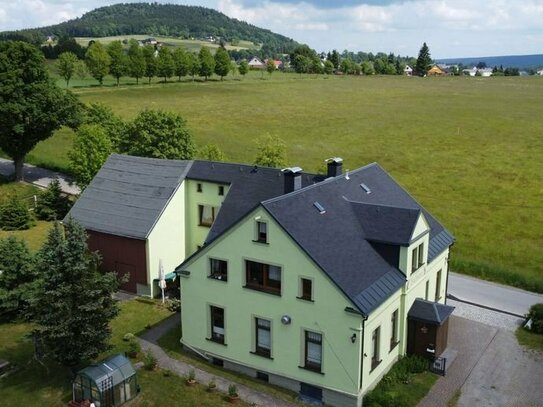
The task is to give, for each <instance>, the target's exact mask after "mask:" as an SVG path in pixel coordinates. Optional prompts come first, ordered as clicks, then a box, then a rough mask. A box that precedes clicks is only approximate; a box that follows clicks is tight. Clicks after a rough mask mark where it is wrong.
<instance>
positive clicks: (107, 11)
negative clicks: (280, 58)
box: [0, 3, 298, 53]
mask: <svg viewBox="0 0 543 407" xmlns="http://www.w3.org/2000/svg"><path fill="white" fill-rule="evenodd" d="M130 34H146V35H156V36H175V37H183V38H190V37H194V38H204V37H207V36H214V37H221V38H222V39H224V40H225V41H228V42H231V41H235V40H248V41H252V42H255V43H259V44H262V47H263V48H264V49H265V50H268V49H269V51H272V52H273V53H288V52H290V51H292V49H293V48H294V47H295V46H296V45H298V44H297V43H296V42H295V41H294V40H292V39H290V38H287V37H285V36H283V35H279V34H275V33H273V32H271V31H269V30H265V29H262V28H258V27H255V26H254V25H251V24H248V23H246V22H243V21H239V20H236V19H234V18H230V17H228V16H226V15H224V14H222V13H220V12H218V11H216V10H212V9H209V8H205V7H197V6H182V5H173V4H156V3H154V4H149V3H130V4H115V5H113V6H107V7H100V8H97V9H95V10H93V11H90V12H88V13H86V14H84V15H83V16H81V17H80V18H76V19H73V20H69V21H66V22H63V23H60V24H57V25H52V26H48V27H41V28H33V29H28V30H21V31H17V32H16V33H13V32H11V33H8V32H4V33H1V34H0V35H1V36H3V37H4V38H7V37H13V36H25V37H27V39H29V40H30V41H31V42H37V41H41V42H43V40H44V39H45V37H46V36H48V35H56V36H60V35H69V36H71V37H107V36H116V35H130Z"/></svg>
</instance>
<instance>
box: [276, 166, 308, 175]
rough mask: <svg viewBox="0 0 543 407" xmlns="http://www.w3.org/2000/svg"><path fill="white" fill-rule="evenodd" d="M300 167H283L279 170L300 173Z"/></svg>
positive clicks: (287, 172) (285, 172) (286, 172)
mask: <svg viewBox="0 0 543 407" xmlns="http://www.w3.org/2000/svg"><path fill="white" fill-rule="evenodd" d="M302 171H303V170H302V169H301V168H300V167H288V168H283V169H282V170H281V172H283V173H284V174H294V175H296V174H301V173H302Z"/></svg>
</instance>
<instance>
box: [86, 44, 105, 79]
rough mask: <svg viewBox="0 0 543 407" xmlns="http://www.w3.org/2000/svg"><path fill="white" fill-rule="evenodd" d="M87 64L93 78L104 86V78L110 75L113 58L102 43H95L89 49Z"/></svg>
mask: <svg viewBox="0 0 543 407" xmlns="http://www.w3.org/2000/svg"><path fill="white" fill-rule="evenodd" d="M85 64H86V65H87V69H88V71H89V73H90V74H91V76H92V77H93V78H94V79H96V80H97V81H98V82H99V83H100V85H102V84H103V83H104V77H105V76H106V75H107V74H108V73H109V65H110V64H111V57H110V56H109V54H108V53H107V51H106V49H105V48H104V46H103V45H102V43H101V42H100V41H96V42H94V43H93V44H92V45H91V46H90V47H89V48H88V49H87V53H86V54H85Z"/></svg>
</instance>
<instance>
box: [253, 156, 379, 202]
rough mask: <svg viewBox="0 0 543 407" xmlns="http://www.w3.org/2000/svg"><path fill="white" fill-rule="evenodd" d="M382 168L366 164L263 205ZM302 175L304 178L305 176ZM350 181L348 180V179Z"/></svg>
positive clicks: (271, 199) (376, 164) (269, 200)
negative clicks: (349, 176) (370, 169)
mask: <svg viewBox="0 0 543 407" xmlns="http://www.w3.org/2000/svg"><path fill="white" fill-rule="evenodd" d="M375 166H377V167H381V166H380V165H379V164H378V163H376V162H372V163H370V164H366V165H364V166H363V167H360V168H357V169H355V170H352V171H345V173H343V174H341V175H338V176H335V177H329V178H325V179H324V180H322V181H320V182H317V183H315V184H313V185H308V186H306V187H303V188H300V189H298V190H296V191H292V192H289V193H288V194H283V195H279V196H276V197H274V198H270V199H267V200H265V201H262V202H261V203H262V205H266V204H269V203H273V202H276V201H279V200H282V199H286V198H290V197H293V196H296V195H298V194H301V193H304V192H307V191H309V190H311V189H313V188H316V187H321V186H325V185H327V184H330V183H332V182H334V181H340V180H342V179H347V178H346V176H347V175H348V174H349V175H350V174H357V173H359V172H360V171H363V170H366V169H368V168H371V167H375ZM305 174H306V173H304V174H303V175H305ZM303 175H302V176H303ZM347 180H348V179H347Z"/></svg>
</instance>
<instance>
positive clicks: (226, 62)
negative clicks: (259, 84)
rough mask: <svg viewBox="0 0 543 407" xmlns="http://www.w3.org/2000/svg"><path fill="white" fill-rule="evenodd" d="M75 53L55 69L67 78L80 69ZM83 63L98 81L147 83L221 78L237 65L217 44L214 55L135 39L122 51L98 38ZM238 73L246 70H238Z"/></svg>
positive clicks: (116, 44) (63, 58)
mask: <svg viewBox="0 0 543 407" xmlns="http://www.w3.org/2000/svg"><path fill="white" fill-rule="evenodd" d="M78 64H79V60H78V59H77V56H76V55H75V54H73V53H71V52H65V53H63V54H60V55H59V58H58V61H57V69H58V71H59V73H60V75H61V76H62V77H63V78H64V79H65V80H66V86H68V85H69V82H70V79H71V78H72V77H73V76H74V75H75V74H76V73H77V72H78V71H79V70H80V67H79V66H78ZM85 65H86V68H87V70H88V72H89V73H90V75H91V76H92V77H93V78H94V79H96V80H97V81H98V82H99V83H100V84H102V83H103V81H104V78H105V77H106V76H107V75H111V76H113V77H114V78H115V79H116V80H117V85H118V84H119V80H120V78H121V77H123V76H128V77H131V78H134V79H136V83H139V80H140V79H142V78H147V79H148V81H149V83H150V82H151V80H152V78H153V77H159V78H162V79H163V80H164V81H165V82H166V81H167V80H168V79H169V78H171V77H172V76H177V77H178V78H179V80H181V78H182V77H185V76H189V75H190V76H192V79H194V77H195V76H197V75H198V76H201V77H204V78H205V80H207V78H209V77H210V76H211V75H213V74H216V75H218V76H220V78H221V80H222V79H223V78H224V77H225V76H227V75H228V74H229V73H230V72H235V70H236V69H237V67H236V64H235V63H234V62H232V61H231V60H230V56H229V55H228V51H226V49H225V48H224V47H219V48H218V49H217V52H216V53H215V55H214V56H213V55H212V54H211V52H210V50H209V49H208V48H206V47H202V48H201V49H200V52H199V53H198V54H195V53H192V52H188V51H185V50H184V49H183V48H175V49H174V50H173V51H172V50H171V48H168V47H166V46H162V47H159V48H158V49H156V48H155V47H154V46H153V45H149V44H148V45H145V46H143V47H142V46H140V44H139V43H138V41H136V40H134V39H131V40H130V42H129V46H128V51H127V52H125V50H124V48H123V45H122V43H121V42H120V41H113V42H111V43H110V44H108V45H107V46H104V45H103V44H102V43H100V42H99V41H96V42H94V43H92V44H91V45H90V46H89V48H88V49H87V52H86V54H85ZM240 73H241V74H243V75H244V74H246V73H247V71H245V70H243V69H240Z"/></svg>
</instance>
